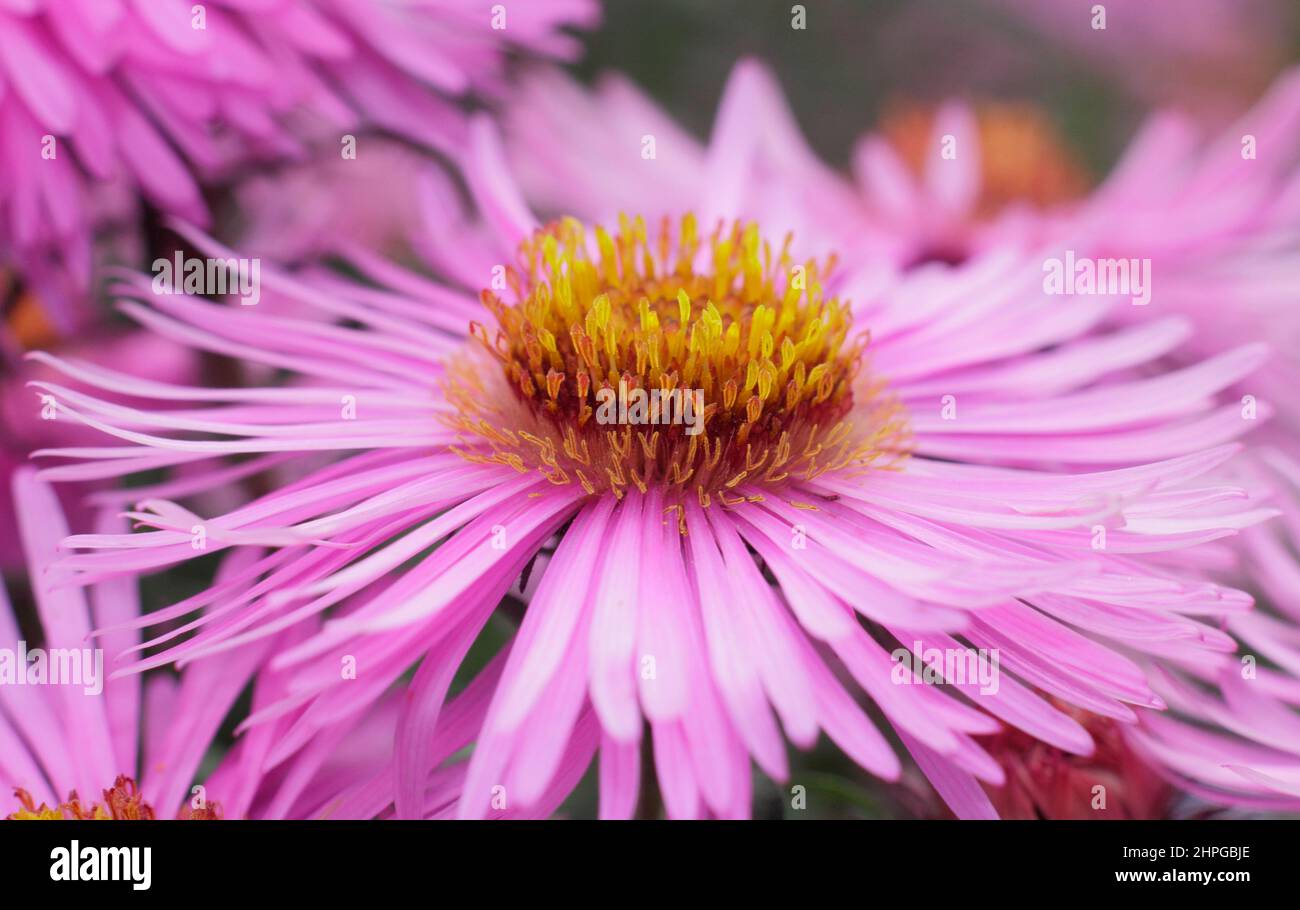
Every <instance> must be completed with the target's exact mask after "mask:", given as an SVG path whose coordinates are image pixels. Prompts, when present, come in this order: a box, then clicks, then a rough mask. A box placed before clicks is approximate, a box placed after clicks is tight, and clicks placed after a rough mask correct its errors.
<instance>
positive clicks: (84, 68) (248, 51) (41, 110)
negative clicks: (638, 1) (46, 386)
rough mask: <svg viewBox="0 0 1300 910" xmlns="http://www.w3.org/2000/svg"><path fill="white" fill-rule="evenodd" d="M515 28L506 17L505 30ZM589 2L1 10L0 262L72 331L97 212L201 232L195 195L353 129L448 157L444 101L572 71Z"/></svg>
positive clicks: (162, 1) (69, 1) (448, 114)
mask: <svg viewBox="0 0 1300 910" xmlns="http://www.w3.org/2000/svg"><path fill="white" fill-rule="evenodd" d="M507 15H508V18H505V17H506V16H507ZM597 15H598V8H597V7H596V5H595V4H594V2H591V0H539V2H534V3H529V4H516V5H514V6H512V7H511V8H510V9H509V10H508V13H497V12H494V11H493V10H492V9H491V8H490V7H489V6H488V5H487V4H479V3H474V2H470V0H440V2H433V3H422V4H412V3H393V2H387V0H275V2H271V3H258V4H247V3H236V2H224V0H214V2H209V3H204V4H191V3H187V2H181V0H58V2H55V0H31V2H26V3H19V4H12V3H10V4H6V5H5V8H4V10H3V11H0V134H2V135H3V137H4V138H3V144H2V145H0V164H2V165H3V166H2V167H0V173H2V174H3V178H2V180H0V263H2V264H6V265H8V266H10V267H13V268H17V269H20V270H21V271H22V272H23V274H24V275H25V277H26V279H27V280H28V281H29V282H31V283H32V284H33V285H34V286H35V287H36V288H37V290H38V292H39V294H40V297H41V299H42V300H43V301H44V302H45V303H46V305H47V306H48V307H49V308H50V315H51V319H52V321H53V322H54V324H55V326H56V327H57V328H58V329H59V330H60V331H63V332H68V331H70V330H71V329H72V328H74V327H75V326H76V325H77V317H78V313H77V311H76V309H75V304H76V303H77V301H78V299H79V298H80V297H81V296H83V295H84V293H85V291H86V289H87V288H88V287H89V278H90V272H91V252H90V242H89V238H90V235H91V232H92V230H93V228H94V226H95V224H96V223H97V221H98V219H99V214H97V213H98V211H99V210H100V209H102V208H103V202H102V201H101V200H102V199H103V197H106V196H108V195H111V193H112V191H113V190H120V189H121V188H122V187H126V188H129V190H130V191H131V195H133V196H142V197H145V198H147V199H148V201H149V202H150V203H151V204H152V205H154V206H156V207H157V208H159V209H160V210H162V211H163V212H165V213H168V214H171V215H175V216H178V217H182V218H185V219H187V220H190V221H195V222H201V221H202V220H203V219H205V218H206V214H207V213H206V207H205V204H204V201H203V198H202V196H201V194H200V190H199V183H200V182H204V181H207V180H211V179H213V178H216V177H218V176H222V175H223V174H225V172H226V171H227V170H228V169H229V167H230V165H231V164H234V163H241V162H246V161H248V160H249V159H254V158H270V159H273V160H281V159H284V158H286V157H294V156H298V155H300V154H301V152H302V151H303V147H304V144H305V143H307V142H310V141H311V140H312V139H313V138H320V137H321V136H323V135H328V136H329V141H330V143H332V144H333V145H334V147H335V148H337V144H338V141H339V139H338V137H339V136H340V135H341V134H343V133H346V132H348V131H349V130H354V129H357V128H358V127H361V126H367V127H371V128H378V129H381V130H386V131H390V132H393V133H396V134H397V135H400V136H402V137H404V138H407V139H410V140H412V141H415V142H418V143H421V144H425V145H428V146H431V147H433V148H437V149H442V150H444V151H447V150H450V149H452V148H453V147H455V146H457V145H458V144H459V143H460V142H462V141H463V138H464V121H463V114H462V113H461V112H460V111H459V110H458V108H457V106H456V105H455V104H454V103H453V101H451V100H449V98H451V97H454V96H459V95H463V94H465V93H467V92H469V91H479V92H488V93H494V92H496V91H498V90H499V89H500V87H501V82H502V80H501V69H502V58H503V55H504V52H505V51H506V49H507V48H509V47H512V46H513V47H516V48H522V49H526V50H528V51H532V52H535V53H538V54H543V55H548V56H568V55H571V54H572V53H573V52H574V51H575V50H576V47H577V44H576V41H575V40H574V39H573V38H572V37H571V36H568V35H565V34H563V33H562V32H559V31H558V30H557V29H558V28H559V27H561V26H565V25H590V24H592V23H593V22H594V20H595V18H596V17H597Z"/></svg>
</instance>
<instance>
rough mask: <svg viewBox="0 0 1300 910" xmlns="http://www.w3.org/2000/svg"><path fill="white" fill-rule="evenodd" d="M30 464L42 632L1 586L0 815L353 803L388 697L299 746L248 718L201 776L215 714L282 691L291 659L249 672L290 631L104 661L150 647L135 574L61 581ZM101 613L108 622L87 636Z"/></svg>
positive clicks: (472, 720)
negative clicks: (176, 666)
mask: <svg viewBox="0 0 1300 910" xmlns="http://www.w3.org/2000/svg"><path fill="white" fill-rule="evenodd" d="M34 474H35V472H34V471H33V470H32V469H31V468H23V469H21V470H20V471H18V472H17V473H16V474H15V475H14V478H13V496H14V501H15V511H16V513H17V517H18V522H19V524H20V526H21V536H22V542H23V545H24V546H25V548H26V553H27V557H28V566H27V567H28V571H29V577H30V579H31V585H32V595H33V598H34V600H35V607H36V615H37V617H38V619H39V628H40V633H39V635H40V639H39V640H33V641H25V640H24V638H23V633H22V632H20V630H19V627H18V622H17V615H16V614H15V612H14V608H13V606H12V605H11V604H10V602H9V600H8V597H7V595H6V593H5V590H4V587H3V586H0V818H6V817H8V818H18V819H23V818H33V817H37V818H112V819H149V818H175V817H178V816H179V817H182V818H223V817H224V818H308V817H313V816H318V815H329V814H330V812H331V810H332V808H333V807H334V806H336V805H341V806H344V807H345V808H346V807H347V806H348V805H349V803H350V804H353V805H355V804H356V803H357V802H358V801H359V799H360V794H362V793H363V792H364V788H363V787H362V785H363V784H365V783H366V782H368V781H370V780H371V779H372V778H373V777H374V776H375V775H376V774H377V773H380V772H382V770H383V769H384V768H385V767H386V765H387V762H388V758H389V752H390V743H391V741H392V730H393V727H394V726H395V724H396V719H397V716H398V706H397V705H396V703H395V702H394V700H393V699H389V700H388V701H386V702H383V703H381V704H379V705H376V706H375V709H374V711H372V712H371V714H370V716H369V717H367V718H366V721H365V723H363V724H359V725H357V726H356V727H355V728H352V727H348V728H341V729H336V730H335V731H332V732H333V733H334V734H335V735H334V736H333V737H329V738H319V739H313V740H312V741H311V742H309V743H308V745H307V747H306V748H305V749H303V750H302V752H301V753H299V754H296V755H283V754H282V755H276V754H275V745H276V743H275V740H274V738H273V734H274V733H275V730H274V728H273V727H271V726H264V727H260V728H258V729H255V730H252V731H251V732H249V733H248V734H247V735H245V736H242V737H240V738H239V739H238V740H237V742H236V744H235V745H234V746H233V748H231V749H230V750H229V751H228V752H227V753H226V754H225V755H223V756H222V757H221V760H220V762H219V763H218V764H217V766H216V768H215V769H214V770H213V771H212V772H211V773H210V774H206V775H205V776H204V777H203V779H202V783H201V784H199V783H197V780H196V779H197V778H198V775H199V769H200V763H201V762H203V761H204V759H205V758H208V759H211V758H212V755H211V754H210V750H212V749H213V748H214V747H215V742H214V741H215V739H216V736H217V731H218V728H219V727H220V725H221V724H222V723H223V721H224V720H225V719H226V716H227V715H228V714H229V713H230V712H231V710H232V708H233V707H234V704H235V700H236V698H237V697H238V696H239V695H240V693H241V692H242V691H243V690H244V689H245V688H246V687H247V686H248V685H249V684H250V683H255V684H254V688H253V699H252V704H253V708H254V710H257V709H258V708H260V707H261V706H262V705H263V704H264V703H267V702H271V701H274V700H276V699H277V698H279V697H280V695H281V694H282V691H283V689H284V687H285V684H286V678H285V677H284V676H283V674H275V673H267V672H263V673H261V674H260V675H259V676H258V677H257V678H256V680H255V681H254V673H255V672H256V671H257V670H258V668H259V666H261V665H262V664H263V663H265V661H266V658H267V656H268V654H269V648H273V647H286V646H288V645H290V644H292V643H293V641H294V640H295V637H294V636H293V635H288V636H285V637H282V638H280V639H279V640H268V641H267V642H265V643H264V645H263V646H260V647H254V648H250V649H246V650H244V651H241V652H240V653H239V654H238V655H234V656H233V657H231V658H227V659H223V660H215V661H199V662H197V663H192V664H188V665H187V666H185V668H184V669H183V670H182V671H181V672H180V673H179V675H177V674H173V673H171V672H168V671H160V672H158V673H155V674H149V675H147V676H144V677H142V676H140V675H138V674H125V675H120V674H119V675H111V674H112V671H113V664H114V663H115V662H116V661H117V660H118V659H119V658H120V657H122V656H124V655H130V654H133V653H136V652H138V651H140V650H141V647H142V645H141V642H140V633H139V627H140V626H141V625H144V624H146V623H145V621H144V620H143V619H142V617H141V616H140V615H139V596H138V594H137V592H136V585H135V580H134V579H132V578H121V579H115V580H113V581H108V582H105V583H103V584H96V585H91V586H89V587H86V588H81V587H77V586H75V585H68V584H65V583H64V582H65V579H66V573H65V572H63V571H62V570H60V569H58V568H57V567H55V566H54V565H53V563H54V562H55V561H56V559H57V557H58V550H59V543H60V540H61V539H62V538H64V537H66V536H67V533H68V527H67V524H66V522H65V521H64V519H63V516H62V513H61V511H60V509H59V505H58V502H57V500H56V499H55V496H54V491H53V490H52V489H51V487H50V486H49V485H48V484H46V483H44V482H42V481H40V480H37V479H36V478H35V477H34V476H33V475H34ZM124 524H125V523H124V522H123V521H122V520H121V519H120V518H114V517H113V516H111V515H110V514H108V513H103V514H102V515H101V517H100V520H99V527H100V530H102V531H104V532H111V531H116V530H119V529H121V528H122V527H124ZM255 555H256V554H255V553H253V552H252V551H240V552H237V553H232V554H230V556H229V558H228V559H226V560H225V561H224V562H223V564H222V566H221V567H220V569H219V570H218V572H217V577H216V582H215V584H217V585H218V586H219V585H221V584H223V583H224V582H225V580H226V579H227V578H228V577H230V576H231V575H234V574H237V573H239V572H240V571H243V570H244V569H245V568H246V567H247V565H248V564H249V563H250V562H251V561H252V559H253V558H254V557H255ZM96 627H98V628H99V629H100V630H101V631H100V632H98V633H96V634H94V635H93V636H92V634H91V632H92V629H94V628H96ZM303 631H305V630H299V632H298V633H297V636H298V637H301V634H302V632H303ZM20 677H21V679H20ZM491 678H492V672H491V670H490V668H489V670H488V671H485V672H484V674H483V680H484V682H480V683H478V684H477V685H476V687H471V688H470V689H467V690H466V692H465V693H463V695H461V696H459V697H458V698H456V699H455V700H453V701H452V702H451V703H450V705H449V706H448V712H447V713H448V723H447V724H446V725H444V727H443V729H441V730H440V731H439V734H438V737H437V739H436V740H435V741H434V742H433V743H432V748H434V749H435V750H438V751H437V753H436V754H441V755H444V756H445V755H450V754H451V753H452V752H454V751H456V750H457V749H459V748H461V747H462V746H463V744H464V741H467V740H468V738H469V733H468V732H467V731H469V730H473V729H476V725H477V723H481V721H482V709H481V705H482V704H483V702H484V699H483V696H482V691H483V689H484V685H485V682H486V681H487V680H490V679H491ZM341 732H345V733H346V734H347V735H346V737H342V736H340V735H338V734H339V733H341ZM463 773H464V767H463V764H462V765H460V766H456V765H454V764H453V765H452V766H451V767H450V768H448V769H443V770H441V771H439V772H437V773H436V774H434V775H432V776H431V779H430V782H429V800H430V812H434V811H438V810H440V809H441V810H445V807H446V805H447V803H448V802H450V800H451V796H450V795H449V794H455V793H456V792H458V791H457V790H456V789H455V786H456V782H457V781H458V780H459V779H460V777H461V776H463ZM137 782H138V783H137ZM345 797H346V799H347V802H345V801H344V800H345ZM380 808H382V807H380ZM361 811H362V810H361V809H354V810H353V813H354V814H357V813H359V812H361ZM369 814H371V815H377V814H380V812H379V809H376V810H375V811H373V812H370V813H369Z"/></svg>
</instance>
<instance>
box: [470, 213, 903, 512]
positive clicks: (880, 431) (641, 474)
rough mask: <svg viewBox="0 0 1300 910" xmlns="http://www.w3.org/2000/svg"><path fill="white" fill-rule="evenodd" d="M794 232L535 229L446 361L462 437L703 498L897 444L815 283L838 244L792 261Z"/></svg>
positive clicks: (730, 498) (494, 451)
mask: <svg viewBox="0 0 1300 910" xmlns="http://www.w3.org/2000/svg"><path fill="white" fill-rule="evenodd" d="M790 243H791V238H790V237H786V239H785V242H784V243H783V245H782V246H781V248H780V249H779V250H773V248H772V247H771V246H770V245H769V244H768V243H767V242H766V241H765V240H763V239H762V237H761V236H760V234H759V231H758V228H757V226H756V225H753V224H741V223H736V224H734V225H731V226H730V227H726V226H724V225H722V224H719V225H718V226H717V227H716V228H715V229H714V230H713V232H712V234H711V236H709V237H708V238H701V237H700V235H699V233H698V228H697V225H696V221H695V218H694V217H693V216H691V215H687V216H686V217H684V218H682V219H681V221H680V224H677V225H675V224H674V223H672V222H671V221H669V220H668V219H664V221H663V222H662V223H661V224H660V226H659V229H658V230H657V231H655V232H654V233H653V234H651V233H650V232H649V231H648V230H647V228H646V225H645V222H644V221H643V220H642V219H640V218H637V219H635V220H631V219H627V218H623V219H620V227H619V230H618V232H617V233H616V234H610V233H608V232H607V231H605V230H604V229H602V228H596V229H595V230H594V231H593V232H591V236H589V235H588V232H587V231H586V230H585V229H584V228H583V226H582V225H581V224H579V223H578V222H577V221H575V220H573V219H564V220H562V221H560V222H557V223H554V224H551V225H548V226H547V227H545V228H543V229H542V230H539V231H538V232H537V233H536V234H534V235H533V236H532V237H530V238H528V239H526V240H525V241H524V243H523V244H522V245H521V247H520V251H519V258H518V262H517V263H516V265H515V266H514V267H513V268H511V269H508V270H507V273H506V284H507V285H508V288H509V290H510V291H512V292H513V297H514V299H515V300H516V301H517V302H514V303H507V302H506V301H505V300H503V299H502V296H501V295H500V294H499V293H498V292H497V291H494V290H485V291H484V292H483V294H482V300H483V303H484V305H485V306H486V307H487V309H488V310H490V311H491V313H492V314H493V315H494V316H495V317H496V328H495V329H489V328H487V327H486V326H484V325H481V324H478V323H475V324H473V325H471V327H470V331H471V334H472V335H473V336H474V338H475V339H477V342H478V343H479V344H478V346H477V347H478V350H479V353H477V354H475V353H473V352H471V353H469V354H467V355H466V357H464V358H461V359H459V360H458V361H456V362H454V363H452V364H451V365H450V366H449V370H448V375H449V382H448V394H449V397H450V399H451V401H452V402H453V403H454V404H455V405H456V406H457V408H458V411H459V413H458V415H457V416H456V417H455V418H454V420H453V423H454V425H455V426H457V427H458V428H459V429H461V430H462V431H464V433H465V434H466V436H467V441H466V444H465V445H464V446H463V447H461V448H460V449H458V451H460V452H461V454H462V455H464V456H465V457H466V458H469V459H470V460H474V461H491V462H499V463H503V464H509V465H511V466H513V467H514V468H516V469H517V470H520V471H529V470H537V471H540V472H542V473H543V474H545V476H546V477H547V478H548V479H550V480H551V481H552V482H553V483H557V484H564V483H578V484H581V485H582V486H583V488H584V489H585V490H586V491H587V492H588V493H597V492H604V491H609V492H613V493H614V494H615V495H617V496H620V497H621V496H622V494H623V493H624V492H625V491H626V490H627V489H628V488H630V487H636V488H638V489H640V490H642V491H644V490H645V489H647V488H648V486H649V485H651V484H658V485H660V486H661V487H665V488H667V489H668V492H669V493H672V494H676V495H681V494H683V493H685V494H688V495H694V496H696V497H698V499H699V501H700V502H701V503H702V504H703V505H706V506H707V505H709V504H710V503H711V502H712V501H714V499H718V500H721V501H722V502H724V503H727V504H735V503H736V502H738V501H741V499H742V497H740V496H739V495H738V494H737V493H735V492H733V491H735V490H737V489H738V488H741V487H744V488H749V489H753V488H755V487H773V486H777V485H780V484H782V483H784V482H786V481H787V480H789V479H790V478H792V477H794V478H807V477H811V476H815V475H816V474H818V473H821V472H822V471H826V470H837V469H842V468H846V467H850V466H860V467H865V466H869V465H871V464H873V463H877V462H880V461H882V460H887V459H889V458H891V457H894V456H897V455H899V454H901V453H902V451H903V449H904V446H903V437H904V435H905V432H904V431H905V427H904V424H903V422H902V420H901V419H900V416H899V409H898V407H897V405H896V404H895V403H894V402H893V401H892V400H891V399H890V398H888V397H887V396H886V395H885V394H884V390H883V386H882V384H880V383H878V382H877V383H873V382H871V381H869V380H868V379H867V378H866V377H865V376H864V375H863V373H864V371H863V369H862V367H863V354H864V351H865V349H866V347H867V340H868V339H867V336H866V335H865V334H864V333H858V334H855V333H853V331H852V329H853V325H852V314H851V312H850V309H849V306H848V304H847V302H842V301H840V300H839V299H838V298H835V297H828V296H826V295H825V293H824V291H823V282H824V281H825V279H826V276H827V275H828V274H830V272H831V270H832V269H833V268H834V260H833V258H832V259H828V260H826V261H824V262H820V263H818V262H815V261H807V262H802V263H795V262H794V260H793V259H792V257H791V255H790ZM498 290H500V291H504V290H506V288H500V289H498ZM482 351H486V352H487V353H488V355H490V358H491V359H488V357H487V356H485V355H483V354H482V353H481V352H482ZM493 361H495V364H496V366H495V367H493V366H492V365H491V364H492V362H493ZM751 495H753V494H751Z"/></svg>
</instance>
